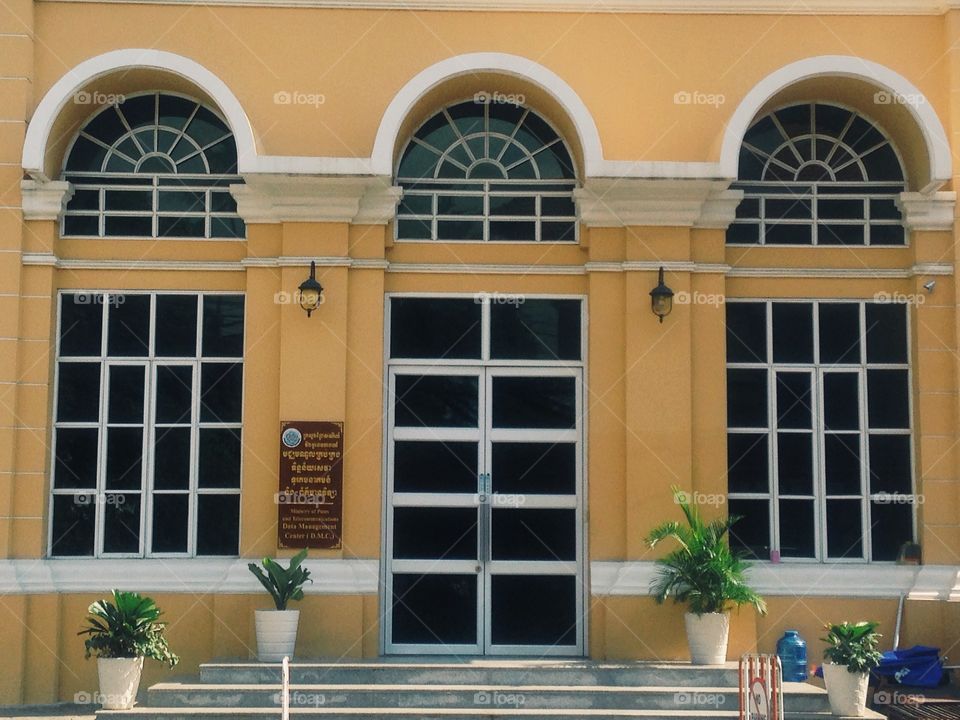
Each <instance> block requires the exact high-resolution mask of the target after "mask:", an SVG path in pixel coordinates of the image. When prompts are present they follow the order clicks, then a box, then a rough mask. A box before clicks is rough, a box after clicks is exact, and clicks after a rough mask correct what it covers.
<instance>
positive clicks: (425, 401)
mask: <svg viewBox="0 0 960 720" xmlns="http://www.w3.org/2000/svg"><path fill="white" fill-rule="evenodd" d="M395 393H396V397H395V399H394V422H395V424H396V425H397V427H477V422H478V420H477V418H478V416H477V403H478V402H479V397H478V388H477V377H476V376H475V375H397V377H396V389H395Z"/></svg>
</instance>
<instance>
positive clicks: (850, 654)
mask: <svg viewBox="0 0 960 720" xmlns="http://www.w3.org/2000/svg"><path fill="white" fill-rule="evenodd" d="M879 624H880V623H876V622H873V621H872V620H871V621H866V620H864V621H862V622H858V623H850V622H844V623H840V624H839V625H837V624H834V623H827V624H826V625H825V626H824V627H825V628H826V630H827V636H826V637H825V638H821V640H823V641H824V642H825V643H826V644H827V649H826V650H824V651H823V655H824V657H825V658H827V659H828V660H829V661H830V662H832V663H833V664H834V665H846V666H847V670H848V671H850V672H852V673H861V672H869V671H870V670H873V668H875V667H877V665H879V664H880V660H881V658H882V657H883V655H882V653H881V652H880V651H879V650H877V642H878V641H879V640H880V638H881V637H883V636H882V635H881V634H880V633H878V632H877V631H876V630H877V626H878V625H879Z"/></svg>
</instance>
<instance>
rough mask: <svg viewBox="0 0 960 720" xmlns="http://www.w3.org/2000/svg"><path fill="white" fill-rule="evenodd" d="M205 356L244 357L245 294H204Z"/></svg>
mask: <svg viewBox="0 0 960 720" xmlns="http://www.w3.org/2000/svg"><path fill="white" fill-rule="evenodd" d="M203 356H204V357H237V358H239V357H243V296H242V295H204V296H203Z"/></svg>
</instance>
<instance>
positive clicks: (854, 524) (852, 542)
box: [827, 500, 863, 558]
mask: <svg viewBox="0 0 960 720" xmlns="http://www.w3.org/2000/svg"><path fill="white" fill-rule="evenodd" d="M860 515H861V505H860V501H859V500H827V556H828V557H830V558H862V557H863V526H862V524H861V522H860Z"/></svg>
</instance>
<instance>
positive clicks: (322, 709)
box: [97, 658, 883, 720]
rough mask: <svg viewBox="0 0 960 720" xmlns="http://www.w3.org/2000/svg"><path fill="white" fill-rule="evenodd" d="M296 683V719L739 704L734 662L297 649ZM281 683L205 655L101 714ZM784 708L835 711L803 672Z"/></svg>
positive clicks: (634, 714) (130, 714)
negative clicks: (336, 654) (310, 655)
mask: <svg viewBox="0 0 960 720" xmlns="http://www.w3.org/2000/svg"><path fill="white" fill-rule="evenodd" d="M290 683H291V687H290V716H291V717H293V718H297V720H307V719H313V718H316V719H318V720H319V719H320V718H323V719H325V720H358V719H365V720H371V719H373V718H383V719H385V720H394V719H398V720H401V719H402V720H412V719H414V718H415V719H416V720H478V719H484V718H497V719H501V718H526V719H527V720H541V719H543V720H547V719H548V718H549V719H550V720H574V719H575V718H591V719H593V720H613V719H614V718H644V719H645V720H679V719H680V718H699V719H702V720H713V719H716V720H721V719H723V720H727V719H730V718H736V717H737V716H738V708H739V697H738V690H737V688H738V673H737V666H736V664H735V663H728V664H727V665H724V666H716V667H693V666H691V665H688V664H686V663H640V662H623V663H612V662H593V661H588V660H537V661H531V660H492V659H475V660H470V659H464V660H460V659H457V660H451V659H442V660H441V659H437V660H432V659H411V658H406V659H404V660H396V659H392V658H391V659H381V660H372V661H365V662H306V661H299V660H298V661H296V662H295V663H292V664H291V665H290ZM280 692H281V670H280V665H279V664H270V663H256V662H212V663H207V664H205V665H201V666H200V676H199V678H196V679H191V680H187V681H181V682H169V683H158V684H156V685H154V686H152V687H150V688H149V690H148V691H147V692H146V702H144V703H142V704H138V705H137V706H135V707H134V708H133V709H132V710H124V711H107V710H101V711H99V712H98V713H97V716H98V717H103V718H116V719H117V720H148V719H149V720H161V719H162V720H198V719H200V718H251V719H253V718H278V717H280ZM784 708H785V718H786V719H787V720H827V719H828V718H831V717H832V716H831V715H830V709H829V706H828V703H827V696H826V692H825V691H824V690H823V689H822V688H818V687H815V686H813V685H809V684H806V683H784ZM868 713H870V711H868ZM868 717H873V718H882V717H883V716H881V715H878V714H876V713H870V714H869V715H868Z"/></svg>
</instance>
